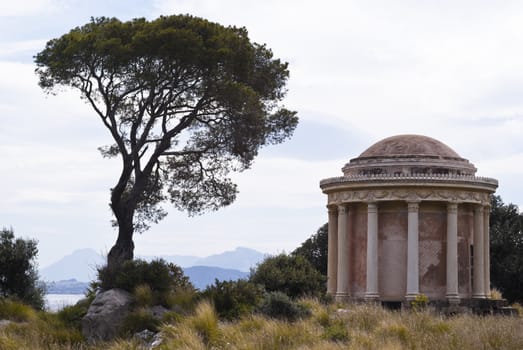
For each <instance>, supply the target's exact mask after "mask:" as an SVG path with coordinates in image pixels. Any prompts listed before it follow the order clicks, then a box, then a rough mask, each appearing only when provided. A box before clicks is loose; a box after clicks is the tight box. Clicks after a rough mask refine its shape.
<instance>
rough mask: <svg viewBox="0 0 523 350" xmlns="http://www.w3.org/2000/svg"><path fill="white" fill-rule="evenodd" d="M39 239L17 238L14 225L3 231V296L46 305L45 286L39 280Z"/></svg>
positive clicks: (36, 305)
mask: <svg viewBox="0 0 523 350" xmlns="http://www.w3.org/2000/svg"><path fill="white" fill-rule="evenodd" d="M37 255H38V248H37V242H36V241H35V240H24V239H22V238H16V239H15V236H14V232H13V230H12V229H6V228H4V229H2V230H1V231H0V296H3V297H9V298H15V299H20V300H21V301H23V302H24V303H27V304H29V305H31V306H33V307H34V308H36V309H42V308H43V307H44V294H45V288H44V286H43V284H42V283H40V282H39V281H38V272H37V268H36V262H35V259H36V256H37Z"/></svg>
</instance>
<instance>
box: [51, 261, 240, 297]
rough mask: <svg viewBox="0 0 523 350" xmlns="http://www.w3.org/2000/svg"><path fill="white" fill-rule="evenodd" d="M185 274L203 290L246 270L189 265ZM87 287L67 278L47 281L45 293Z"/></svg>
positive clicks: (80, 290)
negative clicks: (216, 281)
mask: <svg viewBox="0 0 523 350" xmlns="http://www.w3.org/2000/svg"><path fill="white" fill-rule="evenodd" d="M183 272H184V274H185V276H187V277H189V280H190V281H191V283H192V284H193V285H194V286H195V287H196V288H198V289H200V290H203V289H205V287H207V286H208V285H211V284H213V283H214V280H215V279H217V280H219V281H231V280H232V281H235V280H238V279H240V278H247V277H248V276H249V274H248V273H247V272H243V271H239V270H234V269H222V268H221V267H215V266H191V267H186V268H184V269H183ZM88 287H89V283H88V282H80V281H77V280H76V279H74V278H72V279H68V280H61V281H54V282H49V283H47V293H49V294H84V293H85V292H86V290H87V288H88Z"/></svg>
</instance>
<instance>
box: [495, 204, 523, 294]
mask: <svg viewBox="0 0 523 350" xmlns="http://www.w3.org/2000/svg"><path fill="white" fill-rule="evenodd" d="M490 268H491V273H490V278H491V282H492V285H493V286H495V287H496V288H498V289H499V290H500V291H501V293H502V294H503V296H504V297H505V298H507V299H508V300H509V301H511V302H514V301H520V302H521V301H523V214H520V213H519V210H518V207H517V206H516V205H514V204H505V203H503V201H502V199H501V197H499V196H492V199H491V212H490Z"/></svg>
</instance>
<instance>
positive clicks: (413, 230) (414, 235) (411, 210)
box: [405, 202, 419, 300]
mask: <svg viewBox="0 0 523 350" xmlns="http://www.w3.org/2000/svg"><path fill="white" fill-rule="evenodd" d="M407 204H408V228H407V295H406V296H405V298H406V299H407V300H413V299H414V298H416V296H417V295H418V294H419V243H418V235H419V223H418V220H419V219H418V209H419V202H408V203H407Z"/></svg>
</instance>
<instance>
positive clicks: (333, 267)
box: [327, 207, 338, 296]
mask: <svg viewBox="0 0 523 350" xmlns="http://www.w3.org/2000/svg"><path fill="white" fill-rule="evenodd" d="M328 210H329V233H328V235H329V236H328V253H327V256H328V260H327V293H328V294H330V295H332V296H334V295H335V294H336V291H337V289H336V285H337V282H338V281H337V280H338V274H337V270H338V211H337V210H336V208H335V207H329V208H328Z"/></svg>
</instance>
